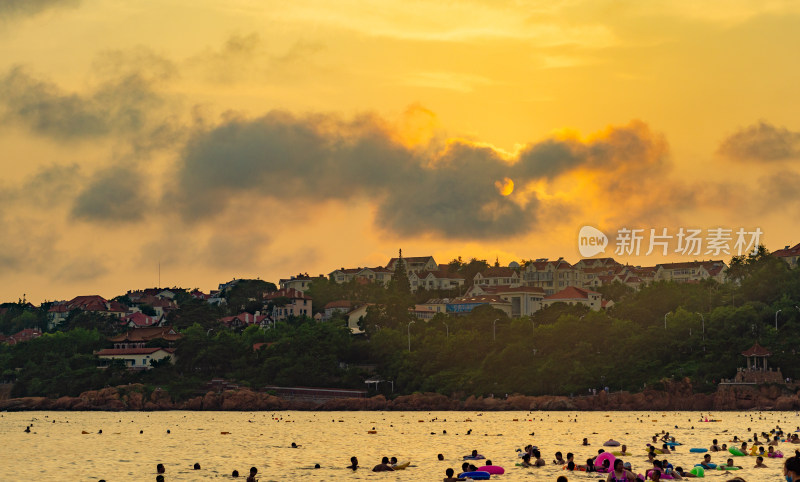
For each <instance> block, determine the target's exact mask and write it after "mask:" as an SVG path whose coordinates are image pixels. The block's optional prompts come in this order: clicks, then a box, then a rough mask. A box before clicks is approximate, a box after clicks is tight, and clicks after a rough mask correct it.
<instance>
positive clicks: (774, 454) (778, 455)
mask: <svg viewBox="0 0 800 482" xmlns="http://www.w3.org/2000/svg"><path fill="white" fill-rule="evenodd" d="M767 457H769V458H771V459H782V458H783V453H782V452H781V451H780V450H776V451H775V452H767Z"/></svg>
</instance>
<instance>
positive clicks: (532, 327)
mask: <svg viewBox="0 0 800 482" xmlns="http://www.w3.org/2000/svg"><path fill="white" fill-rule="evenodd" d="M535 328H536V327H535V326H534V321H533V320H531V337H533V335H535V334H536V331H535Z"/></svg>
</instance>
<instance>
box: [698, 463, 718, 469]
mask: <svg viewBox="0 0 800 482" xmlns="http://www.w3.org/2000/svg"><path fill="white" fill-rule="evenodd" d="M706 465H708V468H709V469H716V468H717V464H711V463H708V464H706ZM694 466H695V467H700V468H701V469H702V468H703V465H702V464H694Z"/></svg>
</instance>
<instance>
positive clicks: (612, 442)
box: [603, 439, 620, 447]
mask: <svg viewBox="0 0 800 482" xmlns="http://www.w3.org/2000/svg"><path fill="white" fill-rule="evenodd" d="M619 446H620V443H619V442H617V441H616V440H614V439H610V440H606V441H605V442H603V447H619Z"/></svg>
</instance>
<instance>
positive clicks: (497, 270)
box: [481, 266, 517, 278]
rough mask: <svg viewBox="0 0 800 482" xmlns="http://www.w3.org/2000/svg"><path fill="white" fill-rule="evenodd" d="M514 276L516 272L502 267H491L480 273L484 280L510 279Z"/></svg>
mask: <svg viewBox="0 0 800 482" xmlns="http://www.w3.org/2000/svg"><path fill="white" fill-rule="evenodd" d="M515 274H517V272H516V271H514V270H513V269H511V268H504V267H502V266H493V267H491V268H487V269H485V270H483V272H481V276H483V277H484V278H511V277H512V276H514V275H515Z"/></svg>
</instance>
